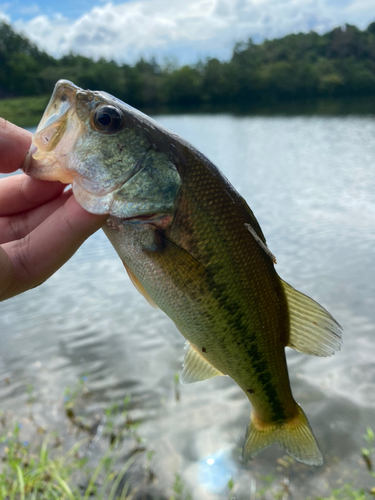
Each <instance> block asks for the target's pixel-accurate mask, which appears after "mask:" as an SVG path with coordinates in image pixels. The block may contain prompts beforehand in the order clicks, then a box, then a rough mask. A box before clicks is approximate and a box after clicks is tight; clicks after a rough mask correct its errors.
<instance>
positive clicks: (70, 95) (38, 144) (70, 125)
mask: <svg viewBox="0 0 375 500" xmlns="http://www.w3.org/2000/svg"><path fill="white" fill-rule="evenodd" d="M80 91H82V89H81V88H80V87H77V86H76V85H74V83H72V82H69V81H68V80H59V81H58V82H57V84H56V85H55V88H54V91H53V93H52V96H51V99H50V101H49V103H48V105H47V107H46V110H45V111H44V114H43V116H42V119H41V121H40V123H39V125H38V128H37V129H36V132H35V135H34V136H33V140H32V146H31V148H30V150H29V152H28V154H27V156H26V159H25V162H24V164H23V166H22V170H23V171H24V172H25V173H26V174H28V175H30V176H32V177H34V178H36V179H42V180H47V181H55V180H58V181H60V182H62V183H66V184H70V183H71V182H72V181H73V174H74V172H72V171H71V170H69V169H68V168H66V167H65V166H64V165H61V163H60V162H59V161H58V153H59V151H60V150H63V149H65V151H69V150H71V148H72V146H73V145H74V144H75V142H76V140H77V139H78V137H79V135H80V134H81V133H82V126H83V125H82V122H81V121H80V120H79V118H78V117H77V115H76V95H77V93H78V92H80ZM33 160H36V162H35V163H34V162H33Z"/></svg>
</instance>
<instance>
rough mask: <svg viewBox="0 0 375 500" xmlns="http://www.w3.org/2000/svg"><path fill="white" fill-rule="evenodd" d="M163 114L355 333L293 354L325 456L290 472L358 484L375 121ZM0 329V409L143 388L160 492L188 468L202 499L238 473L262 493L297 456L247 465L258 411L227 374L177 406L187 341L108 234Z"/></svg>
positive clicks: (196, 387)
mask: <svg viewBox="0 0 375 500" xmlns="http://www.w3.org/2000/svg"><path fill="white" fill-rule="evenodd" d="M156 119H157V120H159V121H160V122H161V123H163V124H164V125H165V126H167V127H168V128H169V129H171V130H173V131H175V132H177V133H178V134H180V135H182V136H183V137H185V138H186V139H188V140H189V141H190V142H192V143H193V144H194V145H195V146H197V147H198V148H199V149H200V150H201V151H202V152H203V153H205V154H206V155H207V156H208V157H209V158H210V159H211V160H212V161H213V162H214V163H215V164H216V165H218V166H219V168H220V169H221V170H222V171H223V172H224V174H225V175H226V176H227V177H228V179H229V180H230V181H231V182H232V183H233V185H234V186H235V187H236V188H237V189H238V191H239V192H240V193H241V194H242V196H244V198H245V199H246V200H247V202H248V203H249V205H250V207H251V208H252V209H253V211H254V213H255V215H256V216H257V218H258V221H259V222H260V224H261V227H262V229H263V232H264V234H265V236H266V238H267V242H268V246H269V248H270V249H271V251H272V252H273V253H274V254H275V255H276V257H277V261H278V264H277V271H278V272H279V274H280V275H281V276H282V277H283V278H284V279H285V280H286V281H288V282H289V283H291V284H292V285H293V286H294V287H295V288H297V289H299V290H301V291H303V292H304V293H306V294H308V295H310V296H312V297H313V298H314V299H315V300H317V301H318V302H320V303H321V304H322V305H323V306H324V307H326V308H327V309H328V310H329V311H330V312H331V314H332V315H333V316H334V317H335V318H336V319H337V321H338V322H339V323H340V324H341V325H342V327H343V329H344V345H343V348H342V350H341V351H340V352H339V353H337V354H336V355H335V356H333V357H331V358H316V357H309V356H305V355H302V354H299V353H296V352H294V351H292V350H290V349H288V353H287V355H288V365H289V372H290V378H291V384H292V388H293V393H294V395H295V398H296V400H297V401H298V402H299V403H300V404H301V405H302V407H303V408H304V410H305V412H306V414H307V416H308V418H309V421H310V424H311V426H312V428H313V429H314V432H315V435H316V437H317V439H318V442H319V444H320V447H321V450H322V452H323V455H324V456H325V465H324V466H323V467H321V468H311V467H307V466H304V465H299V464H295V465H294V466H293V467H292V468H291V470H290V471H289V473H288V474H289V476H290V477H289V481H290V489H291V491H292V493H293V498H297V499H298V498H304V497H306V496H307V494H311V495H312V494H316V495H317V494H324V493H325V492H326V491H327V487H337V485H338V484H339V483H338V482H337V481H340V480H344V481H348V480H351V479H355V478H354V476H353V477H352V471H353V469H354V468H358V469H361V467H362V465H361V463H360V459H359V448H360V446H361V445H362V444H363V440H362V435H363V433H364V431H365V428H366V426H373V427H375V363H374V355H375V307H374V306H375V302H374V298H375V270H374V267H375V266H374V257H375V250H374V248H375V189H374V188H375V182H374V177H375V140H374V137H375V118H374V117H356V116H347V117H327V118H324V117H317V116H315V117H232V116H230V115H215V116H210V115H200V116H194V115H180V116H158V117H156ZM0 332H1V334H0V401H1V409H2V410H7V411H12V412H14V413H15V414H17V411H19V408H20V407H21V406H22V404H24V402H25V401H26V400H27V397H28V396H27V391H28V387H30V385H31V386H32V387H33V391H34V395H35V397H36V399H37V400H40V401H44V402H45V403H46V404H48V402H49V401H56V400H57V399H58V398H61V395H62V394H63V390H64V388H65V387H66V386H74V384H76V382H77V380H78V379H79V377H82V376H87V378H88V387H89V390H90V396H91V397H90V398H89V399H88V401H87V405H86V407H85V412H86V413H87V414H88V415H90V414H92V415H94V414H95V413H97V412H101V411H103V409H105V408H106V407H108V405H109V404H111V403H113V402H116V401H121V400H122V399H123V398H124V397H125V396H126V395H130V396H131V408H132V410H133V411H134V412H136V413H137V415H138V416H139V417H140V418H141V419H142V421H143V423H142V426H141V428H140V430H139V433H140V434H141V435H142V436H143V437H144V438H145V439H146V443H147V447H148V448H150V449H153V450H155V452H156V453H155V457H156V458H155V462H154V464H153V467H154V470H155V473H156V475H157V477H158V478H159V485H158V488H161V489H163V488H164V489H166V488H167V487H168V486H170V485H171V484H172V482H173V477H174V474H175V473H179V474H180V475H181V476H182V478H183V480H184V481H185V482H186V483H187V485H188V488H189V489H190V491H191V492H192V494H193V497H194V498H195V499H219V498H220V499H221V498H228V490H227V486H226V484H227V481H228V478H230V477H232V478H233V480H234V482H235V485H236V490H235V494H236V498H249V495H250V498H251V491H253V492H254V491H255V488H256V483H255V482H254V481H255V480H254V478H256V477H258V476H257V474H260V473H262V474H267V473H268V472H274V471H275V465H276V460H277V458H278V457H280V456H282V455H283V453H282V451H280V450H279V449H278V448H277V447H275V448H271V449H268V450H266V451H264V452H262V453H261V454H259V455H258V456H257V457H256V458H255V459H254V460H253V461H252V462H251V463H250V464H247V465H244V464H243V463H242V462H241V460H240V447H241V446H242V443H243V439H244V434H245V429H246V426H247V424H248V419H249V412H250V406H249V404H248V402H247V399H246V398H245V397H244V396H243V394H242V393H241V391H240V390H239V389H238V388H237V386H236V385H235V384H234V383H233V382H232V381H231V380H230V379H228V378H226V377H217V378H215V379H211V380H209V381H206V382H201V383H199V384H193V385H190V386H182V387H180V393H181V400H180V402H176V400H175V388H174V375H175V373H176V372H178V371H179V370H180V367H181V363H182V359H183V355H184V349H183V347H184V339H183V338H182V336H181V335H180V334H179V332H178V331H177V330H176V328H175V326H174V325H173V323H172V322H171V321H170V320H169V319H168V318H167V317H166V316H165V315H164V314H163V313H162V312H160V311H159V310H154V309H152V308H151V307H150V306H149V305H148V304H147V303H146V301H145V300H144V299H143V297H142V296H140V295H139V294H138V292H137V291H136V290H135V289H134V287H133V285H132V284H131V282H130V280H129V279H128V277H127V275H126V273H125V271H124V269H123V266H122V263H121V262H120V260H119V259H118V257H117V255H116V254H115V251H114V250H113V249H112V247H111V246H110V244H109V242H108V241H107V240H106V238H105V236H104V234H103V233H102V232H98V233H97V234H95V235H94V236H92V237H91V238H90V239H89V241H87V242H86V243H85V244H84V245H83V246H82V247H81V249H80V250H79V251H78V252H77V254H76V255H75V256H74V258H73V259H71V260H70V262H68V263H67V264H66V265H65V266H64V267H63V269H61V270H60V271H59V272H57V273H56V274H55V276H53V277H52V278H51V279H50V280H49V281H48V282H47V283H45V284H43V285H42V286H40V287H39V288H36V289H34V290H31V291H30V292H28V293H26V294H24V295H22V296H19V297H16V298H14V299H11V300H9V301H6V302H3V303H1V304H0ZM49 410H50V411H49V412H46V411H45V410H42V409H41V410H40V414H39V418H40V419H41V420H42V421H43V419H44V420H45V422H44V423H45V425H47V426H52V427H53V426H55V427H58V426H59V421H60V419H62V418H64V417H63V415H60V414H59V413H58V412H57V410H56V411H55V410H54V409H53V405H51V407H50V409H49ZM47 414H48V418H47V416H46V415H47ZM362 469H363V467H362ZM356 477H357V476H356ZM358 478H359V481H360V482H361V485H365V483H364V481H366V476H365V474H362V475H361V473H360V474H359V476H358Z"/></svg>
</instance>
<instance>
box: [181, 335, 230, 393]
mask: <svg viewBox="0 0 375 500" xmlns="http://www.w3.org/2000/svg"><path fill="white" fill-rule="evenodd" d="M186 348H187V353H186V355H185V359H184V362H183V365H182V366H183V368H182V373H181V377H180V382H181V384H192V383H194V382H200V381H201V380H207V379H208V378H212V377H216V376H217V375H224V373H222V372H220V371H219V370H217V369H216V368H215V367H214V366H212V365H211V363H209V362H208V361H207V360H205V359H204V357H203V356H202V355H201V354H200V353H199V351H198V350H197V349H196V348H195V347H194V346H192V345H191V344H190V343H189V342H187V343H186Z"/></svg>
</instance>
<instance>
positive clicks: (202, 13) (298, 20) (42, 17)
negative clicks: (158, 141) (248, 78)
mask: <svg viewBox="0 0 375 500" xmlns="http://www.w3.org/2000/svg"><path fill="white" fill-rule="evenodd" d="M0 1H1V0H0ZM0 17H3V18H4V19H6V20H7V21H8V22H10V23H12V24H13V26H14V27H15V28H16V29H17V30H19V31H22V32H23V33H25V34H26V35H27V36H28V37H29V38H30V39H31V40H33V41H34V42H36V43H37V44H38V45H39V46H40V47H41V48H43V49H45V50H47V51H48V52H49V53H51V54H52V55H54V56H57V57H58V56H61V55H63V54H64V53H67V52H69V51H73V52H75V53H81V54H84V55H87V56H90V57H94V58H99V57H106V58H108V59H115V60H117V61H119V62H129V63H132V62H134V61H136V60H138V59H139V57H141V56H144V57H151V56H155V57H156V58H157V59H158V60H160V61H163V60H164V59H166V58H167V59H168V58H172V59H176V60H177V61H178V62H180V63H192V62H195V61H197V60H198V59H199V58H205V57H208V56H210V57H219V58H221V59H225V58H229V57H230V55H231V52H232V49H233V46H234V44H235V43H236V42H237V41H243V40H247V39H248V38H249V37H252V38H253V40H254V41H256V42H259V41H261V40H263V39H265V38H275V37H281V36H284V35H286V34H288V33H297V32H300V31H303V32H307V31H309V30H315V31H317V32H319V33H324V32H326V31H328V30H330V29H332V28H334V27H336V26H340V25H343V24H345V23H349V24H355V25H356V26H358V27H360V28H364V27H366V26H367V25H368V24H369V23H370V22H372V21H375V0H112V1H111V2H108V1H107V0H90V1H89V0H62V1H60V2H59V1H56V0H55V1H53V2H51V1H47V0H31V1H30V0H28V1H27V0H5V1H4V2H3V3H0Z"/></svg>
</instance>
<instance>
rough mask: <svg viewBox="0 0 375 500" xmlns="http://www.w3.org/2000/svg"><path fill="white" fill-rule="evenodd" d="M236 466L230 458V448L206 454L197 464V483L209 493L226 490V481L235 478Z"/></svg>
mask: <svg viewBox="0 0 375 500" xmlns="http://www.w3.org/2000/svg"><path fill="white" fill-rule="evenodd" d="M235 476H236V466H235V463H234V462H233V460H232V450H231V449H227V450H222V451H218V452H217V453H215V454H214V455H208V456H207V457H205V458H204V459H203V460H202V461H201V462H200V464H199V477H198V480H199V483H200V484H201V486H203V488H204V489H206V490H208V491H209V492H211V493H215V494H219V493H224V492H225V491H228V483H229V481H230V480H231V479H235Z"/></svg>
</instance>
